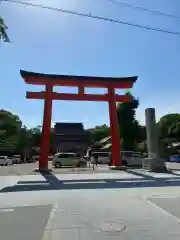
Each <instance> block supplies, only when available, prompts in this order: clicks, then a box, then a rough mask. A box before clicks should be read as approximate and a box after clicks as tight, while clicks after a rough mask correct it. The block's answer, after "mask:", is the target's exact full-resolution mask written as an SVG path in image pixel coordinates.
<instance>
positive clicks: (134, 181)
mask: <svg viewBox="0 0 180 240" xmlns="http://www.w3.org/2000/svg"><path fill="white" fill-rule="evenodd" d="M116 182H118V183H138V182H139V183H140V182H142V183H143V182H156V180H151V179H150V180H144V179H142V180H141V179H139V180H125V181H120V180H118V181H116Z"/></svg>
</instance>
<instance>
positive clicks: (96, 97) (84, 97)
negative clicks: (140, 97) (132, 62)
mask: <svg viewBox="0 0 180 240" xmlns="http://www.w3.org/2000/svg"><path fill="white" fill-rule="evenodd" d="M26 97H27V98H28V99H42V100H43V99H45V92H27V93H26ZM50 98H51V99H53V100H70V101H110V99H111V97H110V96H109V95H108V94H105V95H100V94H82V93H81V94H73V93H72V94H71V93H55V92H52V93H51V95H50ZM113 99H115V101H116V102H130V101H131V100H132V98H131V97H130V96H127V95H115V96H114V97H113Z"/></svg>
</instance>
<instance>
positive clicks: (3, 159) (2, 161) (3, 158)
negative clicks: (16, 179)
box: [0, 156, 12, 166]
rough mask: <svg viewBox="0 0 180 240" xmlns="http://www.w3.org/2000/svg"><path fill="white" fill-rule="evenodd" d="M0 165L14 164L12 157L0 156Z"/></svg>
mask: <svg viewBox="0 0 180 240" xmlns="http://www.w3.org/2000/svg"><path fill="white" fill-rule="evenodd" d="M0 165H1V166H9V165H12V159H10V158H8V157H7V156H0Z"/></svg>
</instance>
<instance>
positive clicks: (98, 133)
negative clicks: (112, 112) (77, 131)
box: [86, 124, 110, 144]
mask: <svg viewBox="0 0 180 240" xmlns="http://www.w3.org/2000/svg"><path fill="white" fill-rule="evenodd" d="M86 133H87V137H88V141H89V144H92V143H95V142H98V141H100V140H101V139H102V138H105V137H108V136H109V135H110V131H109V127H108V126H107V125H106V124H104V125H101V126H96V127H95V128H93V129H88V130H86Z"/></svg>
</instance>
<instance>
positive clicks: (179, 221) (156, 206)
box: [144, 197, 180, 223]
mask: <svg viewBox="0 0 180 240" xmlns="http://www.w3.org/2000/svg"><path fill="white" fill-rule="evenodd" d="M144 199H146V201H147V202H148V203H149V204H151V205H152V206H154V207H155V208H156V209H158V210H160V211H161V212H163V213H164V214H166V215H168V216H170V217H172V218H174V219H175V220H176V221H177V222H178V223H180V218H178V217H176V216H174V215H173V214H172V213H170V212H168V211H166V210H164V209H163V208H161V207H159V206H158V205H156V204H155V203H153V202H151V201H150V200H148V199H147V198H146V197H145V198H144Z"/></svg>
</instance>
